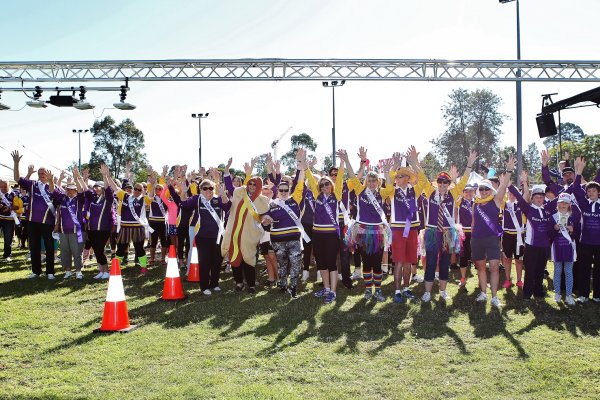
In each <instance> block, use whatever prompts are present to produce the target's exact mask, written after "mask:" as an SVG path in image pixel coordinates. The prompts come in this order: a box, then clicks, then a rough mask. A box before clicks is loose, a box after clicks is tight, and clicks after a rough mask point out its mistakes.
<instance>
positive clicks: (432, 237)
mask: <svg viewBox="0 0 600 400" xmlns="http://www.w3.org/2000/svg"><path fill="white" fill-rule="evenodd" d="M459 232H462V230H460V231H459V230H457V229H454V228H449V229H444V231H443V232H439V231H438V230H437V228H427V229H425V249H426V250H427V251H442V252H444V253H450V254H460V247H461V243H462V240H464V233H462V239H461V234H460V233H459Z"/></svg>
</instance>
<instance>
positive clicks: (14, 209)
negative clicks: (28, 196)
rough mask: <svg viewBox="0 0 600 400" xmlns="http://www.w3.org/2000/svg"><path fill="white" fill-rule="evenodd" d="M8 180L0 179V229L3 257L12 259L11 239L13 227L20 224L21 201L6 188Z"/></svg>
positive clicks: (13, 232) (9, 260)
mask: <svg viewBox="0 0 600 400" xmlns="http://www.w3.org/2000/svg"><path fill="white" fill-rule="evenodd" d="M8 189H9V188H8V182H6V181H3V180H2V179H0V230H1V231H2V235H3V236H4V252H3V255H2V257H3V259H4V261H6V262H11V261H12V257H11V256H12V247H11V245H12V241H13V237H14V234H15V227H18V226H19V225H20V224H21V221H20V220H19V214H22V213H23V201H22V200H21V198H20V197H19V196H18V195H17V194H16V193H15V192H14V191H9V190H8Z"/></svg>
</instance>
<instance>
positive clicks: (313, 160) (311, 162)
mask: <svg viewBox="0 0 600 400" xmlns="http://www.w3.org/2000/svg"><path fill="white" fill-rule="evenodd" d="M315 165H317V157H310V158H309V159H308V168H314V167H315Z"/></svg>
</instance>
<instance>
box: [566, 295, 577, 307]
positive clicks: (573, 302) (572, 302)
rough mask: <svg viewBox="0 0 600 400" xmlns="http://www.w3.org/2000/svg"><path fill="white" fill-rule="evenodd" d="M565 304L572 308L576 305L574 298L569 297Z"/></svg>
mask: <svg viewBox="0 0 600 400" xmlns="http://www.w3.org/2000/svg"><path fill="white" fill-rule="evenodd" d="M565 303H567V304H568V305H570V306H574V305H575V300H574V299H573V296H567V298H566V300H565Z"/></svg>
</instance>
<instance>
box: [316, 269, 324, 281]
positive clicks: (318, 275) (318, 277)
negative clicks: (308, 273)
mask: <svg viewBox="0 0 600 400" xmlns="http://www.w3.org/2000/svg"><path fill="white" fill-rule="evenodd" d="M319 282H323V278H321V271H317V283H319Z"/></svg>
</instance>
